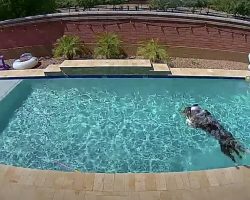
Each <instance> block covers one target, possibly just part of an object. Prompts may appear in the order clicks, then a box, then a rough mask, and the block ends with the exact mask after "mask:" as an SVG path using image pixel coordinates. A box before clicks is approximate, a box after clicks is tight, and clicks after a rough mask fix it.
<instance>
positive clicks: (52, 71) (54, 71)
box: [44, 65, 63, 76]
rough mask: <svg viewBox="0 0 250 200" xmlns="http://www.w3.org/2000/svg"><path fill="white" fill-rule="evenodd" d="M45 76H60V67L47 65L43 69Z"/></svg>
mask: <svg viewBox="0 0 250 200" xmlns="http://www.w3.org/2000/svg"><path fill="white" fill-rule="evenodd" d="M44 74H45V76H60V75H63V73H62V70H61V68H60V65H49V66H48V67H47V68H46V69H44Z"/></svg>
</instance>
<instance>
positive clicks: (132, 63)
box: [60, 59, 152, 68]
mask: <svg viewBox="0 0 250 200" xmlns="http://www.w3.org/2000/svg"><path fill="white" fill-rule="evenodd" d="M60 67H62V68H65V67H88V68H89V67H148V68H151V67H152V66H151V62H150V60H144V59H119V60H117V59H115V60H114V59H113V60H112V59H109V60H104V59H100V60H98V59H97V60H65V61H64V62H63V63H62V64H61V65H60Z"/></svg>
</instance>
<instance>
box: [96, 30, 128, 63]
mask: <svg viewBox="0 0 250 200" xmlns="http://www.w3.org/2000/svg"><path fill="white" fill-rule="evenodd" d="M94 52H95V57H97V58H105V59H110V58H120V57H121V56H122V54H123V53H122V49H121V41H120V39H119V38H118V36H117V35H116V34H114V33H105V34H103V35H101V36H99V38H98V40H97V47H96V48H95V50H94Z"/></svg>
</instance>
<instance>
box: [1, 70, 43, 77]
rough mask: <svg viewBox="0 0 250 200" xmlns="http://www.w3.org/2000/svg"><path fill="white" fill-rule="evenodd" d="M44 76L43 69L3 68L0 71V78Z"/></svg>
mask: <svg viewBox="0 0 250 200" xmlns="http://www.w3.org/2000/svg"><path fill="white" fill-rule="evenodd" d="M30 76H32V77H33V76H34V77H36V76H38V77H40V76H45V75H44V71H43V69H25V70H3V71H0V78H6V77H30Z"/></svg>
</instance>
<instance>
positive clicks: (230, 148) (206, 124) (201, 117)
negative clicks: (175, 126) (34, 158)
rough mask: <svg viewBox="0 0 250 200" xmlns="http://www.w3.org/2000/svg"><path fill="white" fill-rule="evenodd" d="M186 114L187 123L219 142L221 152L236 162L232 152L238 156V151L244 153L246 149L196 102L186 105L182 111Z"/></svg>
mask: <svg viewBox="0 0 250 200" xmlns="http://www.w3.org/2000/svg"><path fill="white" fill-rule="evenodd" d="M183 114H184V115H185V116H186V118H187V119H186V122H187V123H188V125H190V126H192V127H194V128H199V129H202V130H203V131H206V132H207V133H209V134H210V135H211V136H213V137H214V138H215V139H216V140H218V142H219V144H220V148H221V151H222V153H224V154H225V155H226V156H228V157H229V158H231V159H232V161H233V162H236V160H235V158H234V155H233V153H234V152H235V153H236V154H237V155H238V156H239V157H240V158H242V157H241V155H240V153H246V152H248V150H247V149H246V148H245V147H243V146H242V145H241V144H240V143H239V142H238V141H237V140H236V139H235V138H234V136H233V135H232V134H231V133H230V132H228V131H227V130H225V129H224V127H223V126H222V125H221V124H220V123H219V122H218V121H217V120H216V119H215V118H214V117H213V116H212V115H211V113H210V112H209V111H207V110H203V109H201V107H200V106H199V105H198V104H195V105H193V106H190V107H186V108H185V109H184V111H183Z"/></svg>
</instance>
